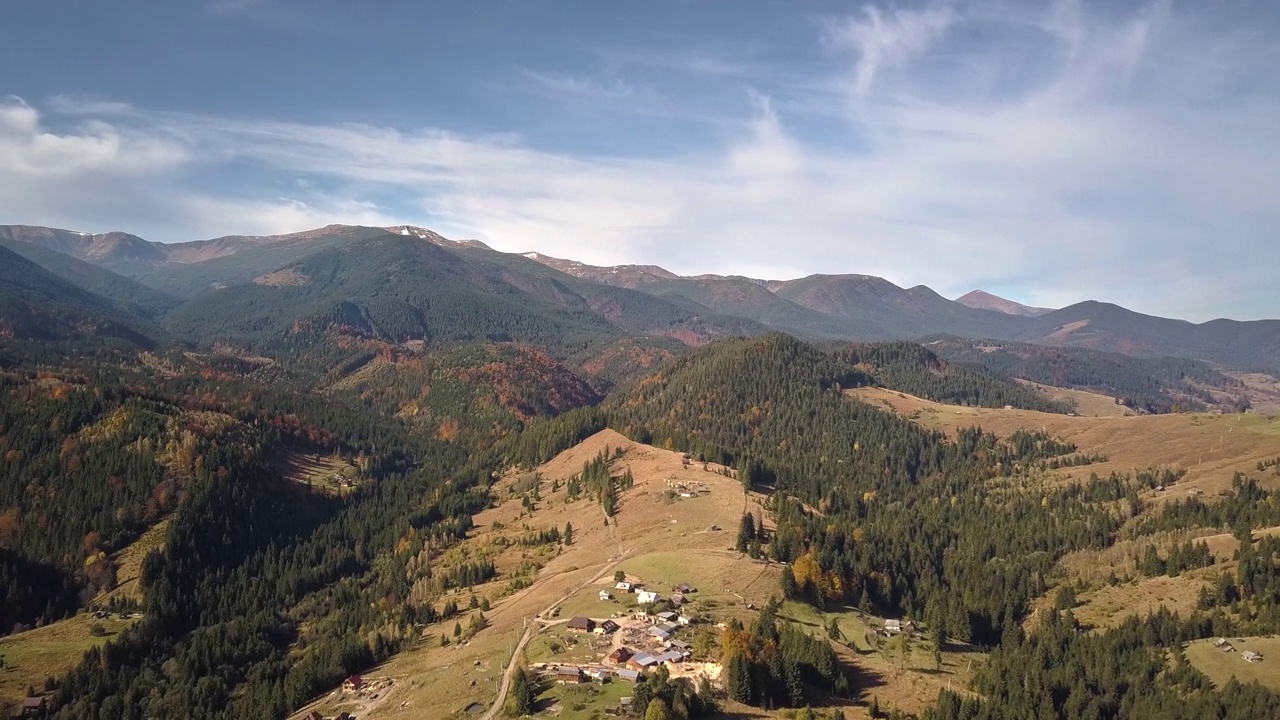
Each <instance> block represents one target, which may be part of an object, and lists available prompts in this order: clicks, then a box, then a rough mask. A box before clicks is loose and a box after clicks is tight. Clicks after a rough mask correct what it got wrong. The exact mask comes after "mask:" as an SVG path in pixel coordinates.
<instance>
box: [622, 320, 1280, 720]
mask: <svg viewBox="0 0 1280 720" xmlns="http://www.w3.org/2000/svg"><path fill="white" fill-rule="evenodd" d="M864 379H865V378H862V377H859V376H858V375H857V371H856V370H855V369H853V368H852V367H851V366H847V365H843V364H841V363H839V362H838V361H835V360H833V359H831V358H830V356H824V355H822V354H821V353H819V352H817V351H816V350H815V349H813V348H809V347H807V346H805V345H804V344H803V343H799V342H797V341H794V340H792V339H790V338H786V337H780V336H771V337H766V338H762V339H756V340H749V341H738V342H733V343H721V344H719V345H717V346H716V347H713V348H709V349H707V350H705V351H701V352H699V353H697V354H695V355H693V356H691V357H689V358H686V359H683V360H681V361H678V362H676V363H675V364H674V365H673V366H672V367H671V368H669V369H668V370H667V371H664V372H662V373H659V374H658V375H656V376H654V377H653V378H651V379H650V380H648V381H646V382H644V383H641V384H640V385H639V386H637V387H636V388H634V389H632V390H631V391H629V392H627V393H625V394H620V395H618V396H615V397H613V398H611V399H610V400H609V402H608V403H607V407H608V408H609V411H610V419H611V422H612V423H614V425H615V426H616V427H618V428H619V429H621V430H622V431H624V432H627V433H629V434H632V436H633V437H637V438H641V439H646V440H653V441H654V442H658V443H668V444H670V445H671V446H674V447H676V448H679V449H684V450H688V451H691V452H693V453H695V454H697V455H702V456H707V457H710V458H711V459H714V460H717V461H724V462H731V463H735V464H737V466H738V476H739V478H740V479H741V480H742V482H743V484H744V486H745V485H750V486H752V487H757V488H760V487H770V488H771V489H773V490H774V492H773V493H772V494H771V506H770V509H771V510H772V511H773V513H774V516H775V520H776V524H777V527H776V530H775V531H773V532H772V533H760V531H759V530H758V529H752V530H751V532H750V533H748V532H747V530H746V529H745V528H747V526H748V524H747V519H746V518H744V530H743V534H740V536H739V547H740V548H742V549H746V550H748V551H750V552H759V553H763V554H767V555H768V556H769V557H771V558H775V559H778V560H782V561H785V562H788V563H790V567H789V568H787V569H786V570H784V575H783V579H782V586H781V588H780V592H781V593H783V594H785V595H786V596H787V597H791V598H795V599H799V600H802V601H805V602H808V603H812V604H814V605H816V606H818V607H819V608H839V607H842V606H845V605H856V606H858V607H860V608H862V609H864V610H869V611H874V612H878V613H888V614H890V615H901V616H906V617H910V618H916V619H917V620H922V621H923V623H924V627H925V628H926V629H927V633H928V637H930V638H931V642H932V643H933V644H934V646H935V647H937V648H941V647H943V646H946V645H947V644H949V643H951V642H974V643H979V644H982V645H986V646H997V647H998V649H997V651H996V653H995V655H994V657H993V661H992V664H991V665H989V666H988V667H987V668H986V669H985V670H984V671H983V672H982V673H980V674H979V677H978V680H977V682H976V683H975V689H977V690H978V691H979V693H981V694H982V695H983V696H985V697H986V698H987V700H986V701H983V700H981V699H974V698H966V697H962V696H960V695H956V694H951V693H944V695H943V697H942V699H941V704H940V705H939V706H938V707H937V708H935V709H933V710H930V711H929V712H927V713H926V717H929V718H937V719H942V718H947V719H950V718H996V717H1008V716H1009V715H1010V713H1011V712H1014V713H1019V714H1029V716H1032V717H1051V718H1071V719H1073V720H1074V719H1075V718H1087V717H1110V716H1120V717H1130V716H1137V715H1133V714H1132V713H1134V712H1138V710H1137V709H1138V708H1141V709H1142V710H1141V716H1142V717H1154V718H1191V717H1204V716H1205V714H1206V713H1210V714H1216V715H1218V716H1224V717H1256V716H1263V717H1268V716H1270V715H1271V714H1274V713H1275V712H1276V710H1277V709H1278V708H1280V695H1277V694H1276V693H1274V692H1271V691H1268V690H1263V689H1261V688H1257V687H1254V688H1251V689H1249V690H1248V691H1246V692H1241V691H1239V690H1238V689H1237V688H1236V687H1229V688H1226V689H1225V690H1224V691H1215V690H1214V689H1213V688H1212V686H1210V685H1209V684H1208V682H1207V681H1206V680H1205V679H1204V676H1203V675H1200V674H1199V673H1198V672H1197V671H1195V670H1193V669H1191V668H1190V667H1189V666H1187V665H1186V664H1185V663H1178V664H1176V665H1175V668H1174V672H1171V673H1167V674H1166V673H1164V672H1163V668H1164V667H1166V662H1167V661H1166V658H1167V653H1168V652H1170V649H1171V648H1172V649H1173V652H1174V654H1175V655H1177V656H1178V657H1180V653H1179V651H1178V644H1179V643H1180V642H1182V641H1185V640H1189V639H1195V638H1205V637H1210V636H1212V635H1214V634H1227V633H1241V634H1253V633H1268V632H1274V631H1275V630H1276V629H1277V627H1278V626H1277V625H1276V623H1277V622H1280V612H1278V611H1277V601H1280V595H1276V594H1275V593H1274V592H1273V589H1274V587H1275V586H1276V585H1277V581H1276V579H1275V578H1276V577H1278V576H1280V570H1278V569H1277V565H1276V562H1275V561H1276V559H1277V558H1276V555H1277V552H1278V551H1277V549H1276V548H1275V547H1273V545H1274V543H1271V541H1270V540H1267V539H1264V540H1262V541H1258V542H1257V544H1258V546H1259V547H1258V549H1257V550H1256V551H1255V550H1251V549H1250V548H1249V547H1248V544H1247V543H1246V545H1245V546H1244V547H1242V549H1241V551H1240V555H1239V557H1240V558H1241V566H1240V570H1239V578H1238V579H1231V580H1228V581H1227V582H1228V584H1227V585H1226V586H1225V587H1226V588H1227V589H1225V590H1223V591H1222V592H1221V593H1219V595H1218V597H1220V598H1224V599H1220V600H1216V601H1215V600H1213V599H1208V598H1211V597H1212V596H1211V595H1210V596H1208V598H1207V599H1203V600H1202V603H1201V607H1202V608H1204V609H1205V610H1207V611H1208V612H1207V613H1206V614H1203V615H1198V616H1196V617H1193V618H1190V619H1187V618H1182V619H1178V618H1174V617H1170V615H1169V614H1168V612H1167V611H1164V612H1162V613H1160V614H1158V615H1155V616H1152V617H1150V618H1148V619H1135V620H1134V621H1131V622H1130V623H1128V624H1126V625H1123V626H1121V627H1119V628H1117V629H1115V630H1112V631H1109V632H1105V633H1102V634H1101V635H1095V636H1089V635H1085V634H1083V633H1082V632H1081V630H1080V629H1079V628H1077V627H1076V626H1075V621H1074V620H1073V618H1072V616H1071V615H1070V613H1069V612H1067V611H1068V609H1069V608H1070V607H1071V606H1072V602H1073V601H1071V600H1070V599H1069V597H1070V595H1069V594H1067V591H1066V590H1063V591H1062V592H1060V593H1059V594H1060V597H1061V598H1063V599H1062V600H1060V601H1059V604H1058V605H1056V606H1055V607H1054V608H1051V609H1049V610H1047V611H1044V612H1052V613H1059V612H1062V613H1064V614H1063V615H1062V616H1061V618H1060V619H1059V617H1058V616H1057V615H1053V616H1051V617H1050V619H1048V620H1046V621H1045V623H1044V625H1043V627H1041V628H1040V629H1038V630H1036V631H1034V632H1032V633H1030V634H1026V633H1025V631H1024V624H1023V623H1024V620H1025V619H1026V618H1027V616H1028V615H1029V614H1030V611H1031V603H1032V601H1033V600H1034V599H1035V598H1037V597H1040V596H1043V595H1044V594H1045V593H1046V592H1047V591H1048V590H1049V589H1050V585H1049V582H1050V579H1051V578H1052V577H1053V576H1054V574H1055V566H1056V565H1057V562H1058V560H1059V559H1061V558H1063V557H1065V556H1066V555H1067V554H1068V553H1072V552H1075V551H1089V550H1102V549H1105V548H1108V547H1111V546H1113V545H1114V544H1115V543H1116V542H1117V541H1118V540H1119V539H1120V538H1121V536H1122V528H1123V527H1124V525H1125V523H1126V520H1127V519H1128V518H1129V517H1131V516H1132V515H1134V514H1135V513H1138V512H1141V511H1142V510H1143V508H1144V501H1143V500H1142V499H1141V498H1140V497H1139V495H1138V493H1139V491H1140V490H1141V489H1143V488H1144V487H1145V486H1143V485H1141V483H1140V481H1139V480H1137V479H1136V478H1133V477H1120V476H1115V475H1113V476H1111V477H1107V478H1099V477H1097V476H1093V477H1091V478H1090V479H1089V480H1088V481H1086V482H1075V483H1071V484H1067V485H1062V486H1058V487H1055V488H1043V487H1038V486H1036V485H1026V484H1024V482H1025V479H1027V478H1030V477H1031V476H1033V475H1034V473H1036V472H1037V471H1038V470H1039V469H1043V468H1044V467H1046V466H1047V465H1048V464H1049V463H1055V466H1056V464H1058V463H1061V462H1063V461H1070V462H1071V464H1077V463H1076V462H1075V461H1073V460H1072V458H1078V459H1079V460H1080V461H1081V462H1083V463H1086V464H1087V463H1088V458H1086V457H1082V456H1080V455H1073V453H1075V452H1076V450H1077V448H1075V447H1073V446H1071V445H1068V444H1065V443H1062V442H1060V441H1056V440H1054V439H1053V438H1051V437H1049V436H1046V435H1043V434H1040V433H1035V432H1027V431H1019V432H1017V433H1015V434H1014V435H1012V436H1010V437H1008V438H1003V439H1002V438H995V437H992V436H991V435H989V434H987V433H984V432H982V431H981V430H978V429H972V430H962V431H961V432H959V433H958V434H957V436H956V438H955V440H954V441H949V440H947V439H946V438H944V437H942V436H940V435H935V434H931V433H927V432H925V431H923V430H921V429H919V428H916V427H913V426H911V424H910V423H909V422H908V421H906V420H901V419H897V418H894V417H891V416H888V415H883V414H880V413H878V412H877V411H875V410H872V409H870V408H867V407H865V406H861V405H860V404H859V403H856V402H853V401H850V400H848V399H844V398H842V397H841V396H840V395H839V393H838V388H839V387H840V383H842V382H845V383H847V382H850V381H854V382H856V381H859V380H864ZM713 419H714V420H713ZM1001 477H1004V478H1006V479H1004V480H1001V479H1000V478H1001ZM1250 487H1253V489H1252V490H1250ZM1233 494H1240V495H1241V496H1242V498H1243V497H1249V498H1252V499H1253V500H1252V501H1251V502H1249V503H1244V502H1242V503H1232V502H1227V503H1226V504H1224V505H1222V506H1219V507H1222V508H1223V512H1224V513H1225V514H1224V515H1222V516H1221V517H1211V516H1208V515H1206V514H1204V513H1203V512H1197V511H1198V510H1199V508H1186V509H1184V507H1183V506H1181V505H1178V504H1175V505H1172V506H1169V507H1168V508H1167V509H1166V510H1165V515H1166V516H1173V517H1181V518H1183V520H1182V522H1185V523H1187V524H1188V525H1196V526H1202V527H1215V526H1217V527H1221V525H1222V524H1223V523H1227V524H1230V525H1231V526H1232V527H1246V528H1247V527H1258V526H1266V525H1268V524H1273V523H1276V522H1280V515H1275V514H1274V510H1275V508H1274V504H1273V503H1271V502H1269V501H1268V500H1267V499H1266V498H1265V497H1261V498H1260V497H1259V493H1258V491H1257V489H1256V486H1250V485H1249V484H1248V483H1243V482H1238V483H1237V489H1236V490H1234V491H1233ZM1191 502H1192V504H1193V505H1194V504H1196V503H1197V501H1194V500H1193V501H1191ZM1258 502H1262V503H1264V506H1265V507H1267V508H1268V511H1267V513H1266V514H1265V516H1262V515H1259V514H1258V512H1257V511H1256V510H1246V508H1255V509H1256V508H1258V507H1259V506H1258ZM1233 508H1234V509H1233ZM1186 510H1191V511H1192V512H1187V511H1186ZM751 525H752V526H753V527H754V525H755V523H751ZM1185 526H1187V525H1183V527H1185ZM1167 527H1169V525H1157V526H1156V527H1155V528H1152V529H1151V530H1147V531H1144V532H1154V531H1156V528H1167ZM1175 527H1176V526H1175ZM744 537H745V538H746V540H745V541H744ZM1238 537H1242V538H1247V537H1248V533H1247V532H1245V531H1243V530H1242V531H1241V532H1240V533H1238ZM756 548H758V549H756ZM1255 553H1258V554H1260V556H1261V558H1263V559H1262V560H1254V559H1253V558H1255V557H1258V555H1255ZM1190 554H1191V555H1194V553H1190ZM1246 559H1248V564H1245V560H1246ZM1159 565H1160V567H1161V568H1162V569H1161V570H1160V571H1159V572H1163V571H1164V570H1163V568H1164V563H1163V562H1160V563H1159ZM1180 567H1182V566H1177V565H1170V566H1169V572H1170V573H1175V574H1176V573H1177V572H1179V568H1180ZM1225 577H1226V576H1224V578H1225ZM1245 586H1248V587H1249V588H1250V589H1244V588H1245ZM1231 588H1235V589H1231ZM1244 595H1247V596H1249V597H1251V598H1253V599H1252V602H1253V603H1256V604H1254V605H1252V606H1250V608H1244V607H1242V606H1230V607H1229V608H1228V607H1226V606H1225V605H1224V603H1229V602H1230V598H1232V597H1241V596H1244ZM1237 608H1239V609H1241V610H1242V611H1241V612H1237ZM1224 609H1225V610H1228V611H1227V612H1224ZM1117 667H1119V668H1123V670H1122V671H1116V670H1115V668H1117ZM774 681H775V682H778V681H781V679H780V678H774ZM1188 694H1190V697H1191V700H1192V701H1191V702H1190V703H1187V704H1184V703H1182V702H1179V700H1178V698H1186V697H1188Z"/></svg>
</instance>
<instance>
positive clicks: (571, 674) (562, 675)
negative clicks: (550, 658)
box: [556, 665, 586, 685]
mask: <svg viewBox="0 0 1280 720" xmlns="http://www.w3.org/2000/svg"><path fill="white" fill-rule="evenodd" d="M585 677H586V676H584V675H583V674H582V669H581V668H576V667H568V666H565V665H561V666H560V667H559V668H557V669H556V682H559V683H564V684H566V685H577V684H579V683H581V682H583V680H584V679H585Z"/></svg>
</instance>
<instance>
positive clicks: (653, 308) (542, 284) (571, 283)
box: [454, 247, 767, 345]
mask: <svg viewBox="0 0 1280 720" xmlns="http://www.w3.org/2000/svg"><path fill="white" fill-rule="evenodd" d="M454 252H456V253H457V254H459V255H460V256H462V257H465V258H466V259H467V260H468V261H469V262H472V263H473V264H477V265H479V266H481V267H485V268H488V269H489V271H490V272H493V273H496V274H498V275H499V276H501V277H502V279H503V280H505V281H506V282H509V283H511V284H512V285H514V286H516V287H520V288H522V289H526V290H529V291H537V290H539V289H541V290H540V291H539V292H538V294H539V295H540V296H541V297H543V298H544V299H547V300H551V301H553V302H556V303H558V304H565V305H568V306H571V307H582V308H587V309H590V310H591V311H592V312H595V313H597V314H599V315H602V316H603V317H604V318H605V319H607V320H609V321H610V322H612V323H614V324H616V325H618V326H619V327H621V328H623V329H626V330H628V331H631V332H635V333H641V334H646V335H657V336H662V337H671V338H675V339H677V340H679V341H681V342H682V343H684V344H686V345H701V344H704V343H706V342H708V341H710V340H713V339H715V338H718V337H724V336H729V335H758V334H760V333H763V332H765V331H766V330H767V328H765V327H764V326H763V325H761V324H760V323H757V322H753V321H751V320H748V319H745V318H742V317H738V316H736V315H734V314H724V313H718V312H716V311H714V310H712V309H711V308H709V307H705V306H703V305H700V304H698V303H696V302H693V301H691V300H688V299H687V298H683V297H662V296H658V295H654V294H650V293H645V292H640V291H639V290H635V289H631V288H629V287H627V286H626V285H625V284H609V283H600V282H597V281H595V280H594V279H587V278H583V277H580V276H577V275H574V274H573V273H572V272H566V271H562V270H560V269H558V268H556V267H555V266H554V265H550V264H548V263H546V262H543V260H542V259H534V258H530V257H529V255H530V254H529V253H526V254H522V255H514V254H509V253H499V252H496V251H494V250H491V249H489V248H476V247H467V248H459V249H456V250H454ZM659 269H660V268H659ZM664 272H665V271H664ZM548 290H550V291H551V292H548Z"/></svg>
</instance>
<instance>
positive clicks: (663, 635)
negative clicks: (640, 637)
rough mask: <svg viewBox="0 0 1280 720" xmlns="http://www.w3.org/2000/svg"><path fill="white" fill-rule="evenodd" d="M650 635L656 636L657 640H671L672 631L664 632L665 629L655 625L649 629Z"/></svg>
mask: <svg viewBox="0 0 1280 720" xmlns="http://www.w3.org/2000/svg"><path fill="white" fill-rule="evenodd" d="M649 634H650V635H652V636H654V637H656V638H658V639H659V640H670V639H671V631H670V630H664V629H663V628H662V627H661V626H659V625H654V626H653V627H651V628H649Z"/></svg>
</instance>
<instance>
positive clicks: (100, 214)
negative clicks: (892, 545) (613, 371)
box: [0, 0, 1280, 321]
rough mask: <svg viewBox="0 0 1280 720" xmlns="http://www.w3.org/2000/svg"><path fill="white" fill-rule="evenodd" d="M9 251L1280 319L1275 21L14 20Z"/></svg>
mask: <svg viewBox="0 0 1280 720" xmlns="http://www.w3.org/2000/svg"><path fill="white" fill-rule="evenodd" d="M0 19H2V20H3V22H0V224H29V225H49V226H54V227H61V228H67V229H72V230H81V231H89V232H106V231H110V230H124V231H127V232H132V233H134V234H137V235H140V236H142V237H145V238H147V239H150V240H158V241H163V242H178V241H186V240H197V239H205V238H209V237H215V236H221V235H230V234H273V233H283V232H292V231H298V230H303V229H308V228H312V227H318V226H321V225H326V224H330V223H349V224H371V225H373V224H376V225H393V224H411V225H420V226H423V227H428V228H431V229H434V230H436V231H438V232H440V233H442V234H444V235H446V236H448V237H452V238H458V239H461V238H478V239H480V240H483V241H484V242H486V243H488V244H489V245H491V246H493V247H494V248H496V249H499V250H503V251H510V252H524V251H530V250H536V251H539V252H542V253H545V254H548V255H553V256H558V257H568V258H573V259H576V260H581V261H584V262H589V263H593V264H605V265H607V264H620V263H655V264H659V265H662V266H664V267H667V268H668V269H670V270H673V271H675V272H680V273H684V274H696V273H705V272H715V273H721V274H742V275H749V276H753V277H764V278H771V279H773V278H779V279H781V278H790V277H797V276H801V275H806V274H810V273H815V272H821V273H846V272H847V273H860V274H870V275H879V276H882V277H885V278H887V279H889V280H891V281H893V282H895V283H897V284H899V285H903V286H912V285H916V284H925V285H928V286H930V287H932V288H934V289H935V290H937V291H938V292H940V293H942V294H944V295H947V296H948V297H956V296H958V295H960V294H962V293H964V292H966V291H968V290H971V289H974V288H978V287H980V288H983V289H985V290H988V291H990V292H994V293H997V294H1000V295H1004V296H1006V297H1009V298H1011V299H1014V300H1018V301H1021V302H1026V303H1028V304H1033V305H1041V306H1051V307H1061V306H1065V305H1068V304H1071V303H1074V302H1078V301H1081V300H1085V299H1097V300H1105V301H1110V302H1117V303H1120V304H1122V305H1125V306H1127V307H1130V308H1132V309H1135V310H1139V311H1141V312H1148V313H1152V314H1158V315H1164V316H1170V317H1180V318H1186V319H1190V320H1194V321H1203V320H1208V319H1212V318H1216V317H1233V318H1236V319H1259V318H1266V317H1278V316H1280V293H1277V291H1276V286H1277V279H1278V278H1280V232H1278V228H1280V73H1278V72H1276V70H1275V69H1276V68H1280V43H1277V42H1276V41H1275V38H1276V37H1277V35H1280V6H1277V5H1276V4H1274V3H1267V2H1262V3H1259V2H1244V1H1233V0H1217V1H1215V2H1200V1H1198V0H1197V1H1196V2H1160V1H1157V2H1123V1H1120V0H1105V1H1099V2H1090V1H1086V0H1060V1H1058V2H1048V1H1046V2H1032V1H1028V0H925V1H924V2H918V3H917V2H900V3H898V2H880V1H873V2H859V1H850V2H834V1H826V0H811V1H807V0H733V1H732V2H730V1H729V0H700V1H696V0H646V1H645V2H635V3H625V2H599V0H564V1H560V2H550V1H549V0H487V1H485V2H472V3H452V2H449V3H446V2H436V1H419V2H407V1H406V2H391V1H373V0H370V1H369V2H362V3H352V2H347V1H345V0H184V1H182V2H156V1H154V0H152V1H150V2H142V1H141V0H117V1H115V2H91V3H90V2H83V1H82V0H74V1H69V0H5V2H4V4H3V6H2V7H0Z"/></svg>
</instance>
